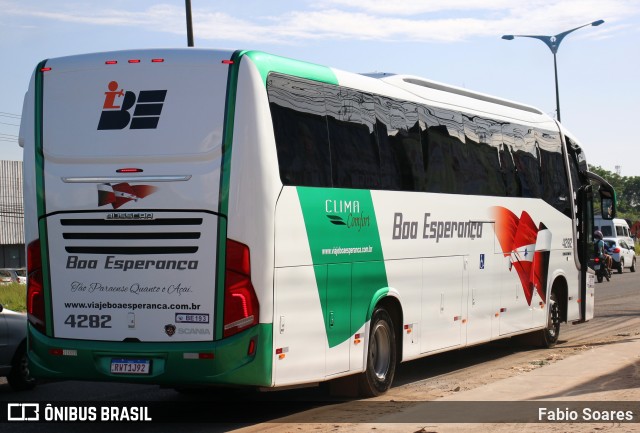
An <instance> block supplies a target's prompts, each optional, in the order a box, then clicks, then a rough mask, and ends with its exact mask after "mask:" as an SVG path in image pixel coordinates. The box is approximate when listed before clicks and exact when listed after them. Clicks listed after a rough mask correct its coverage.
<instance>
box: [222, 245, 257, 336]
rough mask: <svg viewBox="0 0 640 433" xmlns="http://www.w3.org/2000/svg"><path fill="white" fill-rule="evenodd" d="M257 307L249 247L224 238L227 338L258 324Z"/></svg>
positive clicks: (224, 334) (224, 333) (225, 323)
mask: <svg viewBox="0 0 640 433" xmlns="http://www.w3.org/2000/svg"><path fill="white" fill-rule="evenodd" d="M259 313H260V306H259V304H258V297H257V296H256V292H255V290H254V289H253V284H252V283H251V258H250V255H249V247H247V246H246V245H244V244H241V243H240V242H236V241H234V240H232V239H227V265H226V271H225V284H224V331H223V336H224V337H229V336H231V335H234V334H237V333H238V332H241V331H244V330H245V329H247V328H250V327H252V326H254V325H257V324H258V316H259Z"/></svg>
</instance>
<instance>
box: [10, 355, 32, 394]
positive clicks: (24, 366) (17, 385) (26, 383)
mask: <svg viewBox="0 0 640 433" xmlns="http://www.w3.org/2000/svg"><path fill="white" fill-rule="evenodd" d="M7 382H9V385H10V386H11V388H12V389H13V390H14V391H26V390H28V389H33V388H34V387H35V386H36V380H35V379H34V378H33V377H31V375H30V374H29V359H28V358H27V346H26V344H25V343H22V344H21V345H20V346H18V350H16V354H15V355H14V357H13V362H12V364H11V373H9V376H7Z"/></svg>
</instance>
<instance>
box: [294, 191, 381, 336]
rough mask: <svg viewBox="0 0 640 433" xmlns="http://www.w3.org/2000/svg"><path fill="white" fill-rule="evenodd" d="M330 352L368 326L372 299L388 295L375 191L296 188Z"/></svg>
mask: <svg viewBox="0 0 640 433" xmlns="http://www.w3.org/2000/svg"><path fill="white" fill-rule="evenodd" d="M297 192H298V198H299V200H300V205H301V207H302V215H303V218H304V224H305V228H306V231H307V238H308V241H309V248H310V249H311V257H312V260H313V264H314V272H315V278H316V284H317V288H318V296H319V298H320V304H321V305H322V312H323V317H324V322H325V330H326V332H327V339H328V341H329V347H334V346H337V345H338V344H340V343H342V342H344V341H346V340H348V339H349V338H350V337H351V336H352V335H353V334H354V333H356V332H357V331H358V329H360V328H361V327H362V325H364V324H365V323H366V321H367V320H369V317H368V316H369V310H370V305H371V301H372V298H373V297H374V295H376V293H380V291H381V290H382V291H384V292H385V293H386V292H388V279H387V272H386V269H385V264H384V254H383V252H382V244H381V241H380V233H379V230H378V224H377V221H376V214H375V210H374V207H373V200H372V198H371V191H368V190H356V189H332V188H308V187H297Z"/></svg>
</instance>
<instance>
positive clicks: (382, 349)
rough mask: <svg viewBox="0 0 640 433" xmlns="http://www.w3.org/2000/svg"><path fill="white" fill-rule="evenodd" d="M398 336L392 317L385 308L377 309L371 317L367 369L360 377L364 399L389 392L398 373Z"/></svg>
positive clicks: (360, 388) (360, 391) (361, 393)
mask: <svg viewBox="0 0 640 433" xmlns="http://www.w3.org/2000/svg"><path fill="white" fill-rule="evenodd" d="M396 363H397V354H396V334H395V332H394V327H393V321H392V320H391V316H390V315H389V313H388V312H387V310H385V309H384V308H376V310H375V311H374V312H373V315H372V316H371V329H370V332H369V345H368V348H367V368H366V370H365V371H364V373H362V374H361V375H360V377H359V380H358V389H359V393H360V395H361V396H362V397H376V396H379V395H381V394H384V393H385V392H387V390H388V389H389V388H390V387H391V383H392V382H393V376H394V375H395V372H396Z"/></svg>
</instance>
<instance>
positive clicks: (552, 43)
mask: <svg viewBox="0 0 640 433" xmlns="http://www.w3.org/2000/svg"><path fill="white" fill-rule="evenodd" d="M602 23H604V20H597V21H594V22H592V23H588V24H584V25H582V26H579V27H576V28H574V29H571V30H567V31H564V32H562V33H558V34H557V35H555V36H541V35H504V36H502V39H506V40H507V41H511V40H513V39H514V38H534V39H538V40H541V41H542V42H544V43H545V44H546V45H547V46H548V47H549V49H550V50H551V53H552V54H553V72H554V76H555V81H556V113H557V117H558V122H559V121H560V91H559V90H558V63H557V59H556V54H557V53H558V48H560V42H562V40H563V39H564V38H565V36H567V35H568V34H569V33H572V32H575V31H576V30H578V29H581V28H583V27H587V26H599V25H600V24H602Z"/></svg>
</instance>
